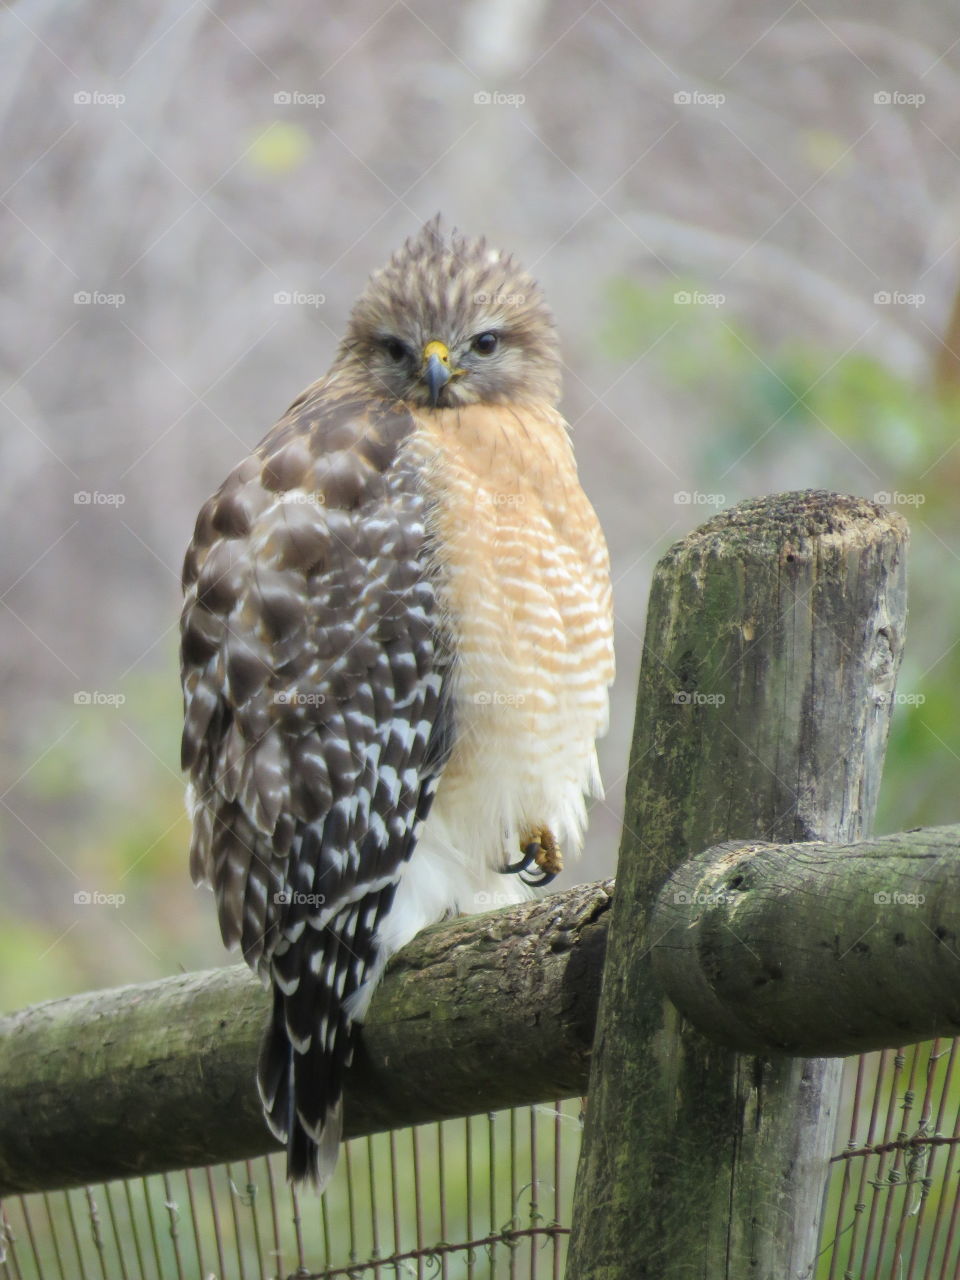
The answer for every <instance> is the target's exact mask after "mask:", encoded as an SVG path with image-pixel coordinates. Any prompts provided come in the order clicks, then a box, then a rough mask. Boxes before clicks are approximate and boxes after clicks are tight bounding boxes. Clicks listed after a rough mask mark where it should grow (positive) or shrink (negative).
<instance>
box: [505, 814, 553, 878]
mask: <svg viewBox="0 0 960 1280" xmlns="http://www.w3.org/2000/svg"><path fill="white" fill-rule="evenodd" d="M520 847H521V849H522V850H523V857H522V858H521V859H520V861H519V862H511V863H508V864H507V866H505V867H504V868H503V870H504V872H505V873H507V872H509V873H516V874H519V876H520V879H521V880H522V881H523V882H524V884H530V885H544V884H549V883H550V881H551V880H552V879H553V878H554V877H555V876H556V875H558V874H559V873H560V872H561V871H562V870H563V854H562V853H561V852H560V849H559V847H558V845H557V838H556V836H555V835H554V834H553V832H552V831H551V830H550V828H549V827H540V828H538V829H537V830H534V831H531V832H530V834H529V835H528V836H527V838H526V839H525V840H522V841H521V843H520ZM534 865H535V866H537V867H538V868H539V870H540V875H538V876H531V875H526V874H524V873H525V872H527V871H528V870H529V869H530V867H531V866H534Z"/></svg>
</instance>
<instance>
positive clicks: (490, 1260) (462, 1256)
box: [0, 1101, 582, 1280]
mask: <svg viewBox="0 0 960 1280" xmlns="http://www.w3.org/2000/svg"><path fill="white" fill-rule="evenodd" d="M581 1116H582V1107H581V1104H580V1102H579V1101H573V1102H564V1103H549V1104H546V1105H543V1106H535V1107H525V1108H518V1109H515V1110H513V1111H504V1112H499V1113H497V1114H495V1115H484V1116H472V1117H470V1118H469V1119H467V1120H457V1121H453V1120H451V1121H445V1122H443V1123H442V1124H432V1125H423V1126H419V1127H417V1128H412V1129H402V1130H395V1131H393V1132H391V1133H386V1134H378V1135H376V1136H375V1137H372V1138H358V1139H355V1140H354V1141H352V1142H349V1143H347V1144H345V1146H344V1148H343V1151H342V1154H341V1159H340V1164H339V1166H338V1168H337V1172H336V1175H335V1176H334V1178H333V1180H332V1182H331V1183H330V1185H329V1187H328V1188H327V1190H326V1192H325V1193H324V1195H323V1196H322V1197H317V1196H316V1195H315V1194H313V1193H311V1192H310V1191H308V1190H305V1191H301V1192H300V1193H299V1194H298V1193H296V1192H295V1191H293V1189H292V1188H291V1187H290V1185H289V1184H288V1183H287V1181H286V1177H285V1174H284V1157H283V1156H270V1157H264V1158H262V1159H258V1160H252V1161H246V1162H245V1163H243V1164H234V1165H221V1166H218V1167H217V1168H210V1169H192V1170H184V1171H181V1172H178V1173H171V1174H163V1175H158V1176H155V1177H150V1178H140V1179H127V1180H125V1181H122V1182H112V1183H107V1184H105V1185H100V1186H97V1187H84V1188H82V1189H80V1190H75V1191H70V1192H64V1191H60V1192H54V1193H49V1194H42V1195H40V1194H38V1195H31V1196H20V1197H17V1198H15V1199H12V1200H8V1201H5V1202H4V1203H3V1205H2V1206H0V1278H2V1280H113V1278H114V1277H118V1278H119V1280H171V1277H177V1280H195V1278H196V1277H200V1278H201V1280H227V1278H229V1280H288V1278H289V1280H294V1278H296V1280H306V1278H307V1277H316V1278H317V1280H326V1278H327V1277H334V1276H350V1277H371V1278H372V1280H387V1278H388V1277H408V1276H409V1277H416V1278H417V1280H433V1278H434V1277H437V1278H438V1280H508V1278H509V1280H560V1277H561V1276H562V1274H563V1267H564V1261H565V1257H566V1243H567V1236H568V1234H569V1222H570V1213H571V1205H572V1199H573V1181H574V1175H575V1172H576V1163H577V1156H578V1154H579V1149H580V1135H581V1127H582V1125H581Z"/></svg>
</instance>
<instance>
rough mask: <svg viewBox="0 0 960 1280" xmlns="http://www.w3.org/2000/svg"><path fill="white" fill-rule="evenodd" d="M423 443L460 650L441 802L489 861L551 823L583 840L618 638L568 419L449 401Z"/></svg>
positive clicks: (447, 604) (421, 433)
mask: <svg viewBox="0 0 960 1280" xmlns="http://www.w3.org/2000/svg"><path fill="white" fill-rule="evenodd" d="M409 447H411V448H414V449H416V450H418V452H419V454H420V459H421V465H422V468H423V474H424V484H425V486H426V489H427V493H428V496H429V499H430V503H431V507H432V512H433V514H432V516H431V518H430V522H429V526H428V527H429V529H430V535H431V539H432V553H431V566H430V568H431V576H433V577H434V580H435V582H436V583H437V586H438V596H439V601H440V604H441V608H442V610H443V614H444V617H445V621H446V625H447V627H448V630H449V634H450V639H451V641H452V648H453V653H454V656H455V665H454V678H453V686H452V687H453V696H454V699H455V716H454V719H455V725H456V738H455V746H454V750H453V753H452V755H451V757H450V760H449V761H448V764H447V766H446V768H445V770H444V774H443V779H442V781H441V785H440V788H439V790H438V794H437V801H436V810H435V812H437V816H438V819H439V821H440V822H441V823H445V824H446V825H447V827H448V829H449V830H450V832H451V833H452V834H453V835H454V837H455V838H456V840H457V843H458V845H459V844H462V843H463V842H467V843H468V844H471V845H477V846H478V847H477V848H476V849H475V852H476V853H477V854H479V855H480V856H482V857H483V858H484V859H485V860H487V861H489V862H490V863H491V864H495V865H502V861H503V854H504V851H505V845H504V841H507V842H508V844H507V846H506V852H507V853H508V854H510V855H511V856H512V853H513V850H512V849H511V848H510V847H509V842H510V841H512V840H520V839H524V838H526V836H527V834H528V832H529V831H530V830H531V829H535V828H536V827H538V826H539V825H544V824H545V825H548V826H550V827H552V829H553V830H554V832H555V834H556V835H557V836H558V837H559V839H560V842H561V846H562V847H563V846H565V847H566V849H567V850H568V851H570V852H575V851H576V849H577V848H579V844H580V841H581V838H582V830H583V824H584V817H585V811H584V801H583V797H584V793H586V794H591V793H592V794H599V793H600V783H599V776H598V772H597V764H596V750H595V745H594V744H595V740H596V738H597V736H598V735H599V734H601V733H603V732H604V730H605V728H606V722H607V706H608V693H607V689H608V685H609V683H610V681H611V679H612V677H613V648H612V617H611V594H610V580H609V569H608V560H607V551H606V544H605V542H604V539H603V534H602V532H601V530H600V527H599V524H598V522H597V519H596V516H595V514H594V511H593V509H592V507H591V506H590V503H589V502H588V500H587V497H586V495H585V494H584V492H583V490H582V488H581V487H580V482H579V479H578V477H577V472H576V465H575V462H574V459H573V452H572V449H571V446H570V442H569V439H568V436H567V431H566V426H565V423H564V422H563V419H562V418H561V417H560V415H559V414H558V413H556V411H554V410H553V409H550V408H548V407H546V406H544V407H543V408H539V409H537V410H533V409H520V410H517V409H507V408H505V407H500V406H470V407H467V408H463V409H458V410H455V409H449V410H443V411H440V412H437V413H432V414H422V415H420V418H419V422H418V428H417V430H416V431H415V433H414V435H413V437H411V441H410V446H409ZM479 846H482V847H479Z"/></svg>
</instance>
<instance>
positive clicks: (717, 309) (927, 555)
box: [604, 280, 960, 831]
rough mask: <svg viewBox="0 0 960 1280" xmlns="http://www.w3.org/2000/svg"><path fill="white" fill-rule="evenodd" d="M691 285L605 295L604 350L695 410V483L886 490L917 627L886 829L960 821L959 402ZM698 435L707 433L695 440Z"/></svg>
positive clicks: (893, 751)
mask: <svg viewBox="0 0 960 1280" xmlns="http://www.w3.org/2000/svg"><path fill="white" fill-rule="evenodd" d="M698 291H699V293H700V295H701V296H702V295H703V294H705V293H706V289H705V288H704V286H702V285H698V284H696V283H693V282H688V281H682V282H675V283H672V284H671V285H669V286H668V287H666V288H663V289H647V288H643V287H641V286H639V285H637V284H635V283H632V282H630V281H625V280H619V281H616V282H614V283H613V284H612V285H611V286H610V290H609V316H610V321H609V326H608V329H607V332H606V333H605V336H604V346H605V348H606V349H607V350H608V352H610V353H612V355H613V356H614V357H615V358H617V359H619V360H627V359H631V358H632V359H636V357H637V355H638V354H640V353H643V352H646V353H647V354H646V359H645V361H644V369H645V370H646V371H647V372H648V376H652V377H653V378H654V379H655V380H656V381H658V382H659V383H661V384H662V385H663V386H664V388H665V390H666V391H667V393H668V394H669V395H670V396H671V397H672V398H673V399H674V400H675V401H678V402H680V403H683V402H686V403H687V404H688V405H689V406H690V410H691V414H692V417H693V420H694V422H695V423H697V429H698V433H699V434H698V442H697V445H698V447H697V448H696V450H695V452H694V458H695V459H696V462H695V467H696V470H695V473H694V474H692V475H691V477H690V484H691V487H693V486H694V485H696V486H698V487H700V488H703V489H705V490H709V491H714V490H718V489H719V490H723V491H725V493H726V494H727V495H728V500H729V501H734V500H736V497H740V496H745V495H746V494H751V495H756V494H759V493H763V492H766V491H769V490H771V489H800V488H810V487H823V488H830V489H835V490H846V491H848V492H853V493H858V494H861V495H863V496H865V497H868V498H876V499H877V500H883V495H889V497H888V498H887V500H886V505H888V506H890V507H891V508H892V509H894V510H896V511H898V512H900V513H901V514H902V515H904V516H905V517H906V519H907V521H908V523H909V525H910V529H911V549H910V628H909V634H908V638H907V649H906V656H905V659H904V665H903V670H902V673H901V678H900V685H899V691H898V695H897V705H896V706H895V708H894V715H893V725H892V730H891V737H890V746H889V750H888V755H887V766H886V773H885V779H884V786H883V790H882V794H881V808H880V814H879V816H878V823H877V828H878V830H881V831H882V830H891V829H897V828H903V827H908V826H916V825H923V824H928V825H930V824H935V823H941V822H950V821H956V819H957V817H958V809H957V804H956V801H955V799H954V794H953V788H954V779H955V777H956V774H957V769H958V765H960V716H958V702H960V693H958V690H960V541H958V536H957V521H956V499H955V490H956V487H957V482H958V480H960V449H958V445H960V440H958V422H960V401H958V400H957V399H956V398H950V397H942V396H938V395H937V394H935V393H934V390H933V388H932V387H930V386H925V385H917V384H916V383H915V382H912V381H910V380H908V379H906V378H903V377H900V376H898V375H897V374H895V373H893V372H891V371H890V370H889V369H887V368H885V367H884V366H883V365H882V364H880V363H879V362H878V361H877V360H875V359H872V358H871V357H870V356H868V355H864V354H862V353H860V352H858V351H857V350H854V351H851V352H850V353H848V354H846V355H842V356H840V357H839V358H838V357H837V356H836V353H835V352H833V351H827V350H818V349H815V348H813V347H812V346H810V345H809V344H803V343H800V342H797V341H776V340H774V339H772V338H769V337H767V336H766V335H764V334H762V333H757V332H754V331H753V330H752V329H751V328H750V327H749V326H748V325H747V324H745V323H743V322H742V321H740V320H738V319H736V318H735V317H732V316H730V315H728V314H727V311H728V310H729V308H727V307H725V306H724V305H722V304H721V305H709V304H706V305H704V304H701V305H697V304H696V303H692V304H691V303H687V302H683V303H679V304H678V303H677V302H676V301H675V299H676V297H677V296H678V295H681V296H682V295H683V294H688V295H696V294H697V293H698ZM701 442H702V443H701Z"/></svg>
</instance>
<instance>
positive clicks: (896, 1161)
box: [816, 1040, 960, 1280]
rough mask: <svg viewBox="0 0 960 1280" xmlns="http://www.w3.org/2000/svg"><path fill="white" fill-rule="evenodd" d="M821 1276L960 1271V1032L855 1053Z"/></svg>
mask: <svg viewBox="0 0 960 1280" xmlns="http://www.w3.org/2000/svg"><path fill="white" fill-rule="evenodd" d="M844 1135H845V1136H846V1146H845V1148H844V1149H843V1150H838V1151H837V1152H836V1154H835V1155H834V1156H833V1159H832V1161H831V1176H830V1180H829V1183H828V1186H827V1189H826V1205H825V1213H824V1227H823V1232H822V1240H821V1247H822V1252H821V1255H820V1259H819V1266H818V1270H817V1273H816V1274H817V1280H848V1277H849V1278H850V1280H860V1278H861V1277H863V1280H868V1278H869V1277H880V1278H886V1277H890V1280H894V1278H895V1280H954V1277H956V1276H957V1275H960V1231H958V1221H960V1184H958V1175H960V1165H958V1163H957V1144H958V1143H960V1040H933V1041H929V1042H928V1043H926V1044H921V1045H914V1046H912V1047H911V1048H909V1049H905V1050H904V1049H897V1050H893V1049H887V1050H884V1051H883V1052H882V1053H872V1054H867V1055H864V1056H863V1057H860V1058H855V1059H851V1060H850V1062H849V1064H848V1068H847V1073H846V1077H845V1082H844V1091H843V1099H842V1106H841V1112H840V1119H839V1125H838V1130H837V1140H838V1143H839V1141H840V1140H841V1138H842V1137H843V1136H844Z"/></svg>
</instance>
